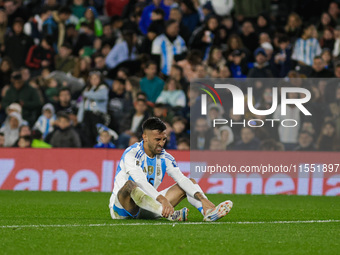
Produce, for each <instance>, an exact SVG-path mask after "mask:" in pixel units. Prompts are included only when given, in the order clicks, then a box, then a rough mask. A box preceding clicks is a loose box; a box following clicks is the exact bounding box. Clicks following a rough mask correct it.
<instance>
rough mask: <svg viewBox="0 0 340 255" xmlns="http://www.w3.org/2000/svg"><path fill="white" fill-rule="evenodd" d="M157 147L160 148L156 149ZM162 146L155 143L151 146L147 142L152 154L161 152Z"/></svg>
mask: <svg viewBox="0 0 340 255" xmlns="http://www.w3.org/2000/svg"><path fill="white" fill-rule="evenodd" d="M157 148H160V149H159V150H157ZM162 149H163V148H162V147H161V146H158V145H157V144H156V145H155V146H152V145H151V144H149V150H150V151H151V152H152V153H153V154H154V155H157V154H160V153H161V152H162Z"/></svg>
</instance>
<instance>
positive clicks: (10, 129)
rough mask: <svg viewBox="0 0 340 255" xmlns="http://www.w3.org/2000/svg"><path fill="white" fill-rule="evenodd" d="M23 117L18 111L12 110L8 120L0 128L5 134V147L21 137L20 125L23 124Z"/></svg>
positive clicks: (0, 131)
mask: <svg viewBox="0 0 340 255" xmlns="http://www.w3.org/2000/svg"><path fill="white" fill-rule="evenodd" d="M21 122H22V118H21V115H20V114H19V113H17V112H11V113H10V114H9V116H8V122H7V123H5V125H4V126H3V127H2V128H1V129H0V133H3V134H4V136H5V143H4V146H5V147H11V146H13V145H14V144H15V142H16V141H17V140H18V138H19V127H20V126H21Z"/></svg>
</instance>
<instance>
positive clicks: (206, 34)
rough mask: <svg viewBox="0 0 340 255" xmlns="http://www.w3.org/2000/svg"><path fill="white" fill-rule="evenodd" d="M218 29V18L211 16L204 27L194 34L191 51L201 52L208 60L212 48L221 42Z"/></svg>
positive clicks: (191, 40)
mask: <svg viewBox="0 0 340 255" xmlns="http://www.w3.org/2000/svg"><path fill="white" fill-rule="evenodd" d="M218 28H219V21H218V19H217V17H216V16H210V17H209V18H208V19H207V20H206V22H205V24H204V25H203V26H201V27H199V28H197V29H196V30H195V31H194V32H193V35H192V37H191V38H190V41H189V45H190V47H191V49H197V50H200V51H201V52H202V55H203V56H204V59H207V57H208V55H209V51H210V49H211V47H212V46H213V45H217V44H218V43H219V42H220V38H219V33H218Z"/></svg>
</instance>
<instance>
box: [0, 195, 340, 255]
mask: <svg viewBox="0 0 340 255" xmlns="http://www.w3.org/2000/svg"><path fill="white" fill-rule="evenodd" d="M109 197H110V194H109V193H92V192H82V193H73V192H29V191H0V254H152V255H153V254H162V255H166V254H200V255H202V254H339V252H340V242H339V240H340V221H339V220H340V197H310V196H308V197H307V196H286V195H278V196H264V195H256V196H255V195H253V196H252V195H208V197H209V198H210V199H211V201H213V202H214V203H216V204H218V203H219V202H221V201H223V200H226V199H230V200H232V201H233V202H234V208H233V209H232V210H231V212H230V214H229V215H227V216H226V217H224V218H223V219H221V220H220V221H219V222H218V223H216V224H209V223H203V224H201V223H200V222H201V221H202V216H201V215H200V214H199V213H198V211H197V210H196V209H195V208H194V207H192V206H191V205H189V204H188V203H187V201H186V200H185V201H183V202H182V203H181V204H180V205H179V206H178V207H177V208H180V207H183V206H187V207H188V208H189V209H190V212H189V222H192V223H198V224H183V223H176V224H172V223H170V222H168V221H166V220H154V221H146V220H123V221H119V220H112V219H111V218H110V214H109V210H108V202H109ZM312 220H313V221H321V220H333V221H331V222H306V221H312ZM279 221H284V222H279ZM287 221H294V222H287Z"/></svg>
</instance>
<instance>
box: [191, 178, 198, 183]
mask: <svg viewBox="0 0 340 255" xmlns="http://www.w3.org/2000/svg"><path fill="white" fill-rule="evenodd" d="M189 179H190V181H192V183H193V184H197V182H196V181H195V179H194V178H189Z"/></svg>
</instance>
